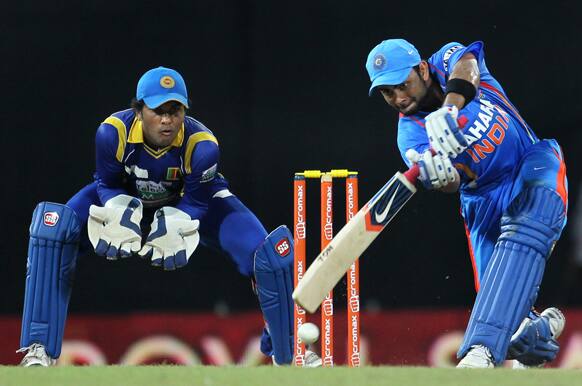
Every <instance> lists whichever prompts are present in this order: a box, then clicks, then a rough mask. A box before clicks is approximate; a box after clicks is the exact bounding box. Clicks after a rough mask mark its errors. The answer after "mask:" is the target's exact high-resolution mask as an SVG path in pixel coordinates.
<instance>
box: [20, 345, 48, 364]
mask: <svg viewBox="0 0 582 386" xmlns="http://www.w3.org/2000/svg"><path fill="white" fill-rule="evenodd" d="M26 351H28V352H27V353H26V355H25V356H24V358H22V361H21V362H20V366H22V367H30V366H43V367H49V366H54V365H55V364H56V363H57V360H56V359H53V358H51V357H50V356H49V355H48V354H47V353H46V350H45V349H44V346H43V345H42V344H39V343H33V344H32V345H30V346H28V347H23V348H21V349H19V350H17V351H16V352H26Z"/></svg>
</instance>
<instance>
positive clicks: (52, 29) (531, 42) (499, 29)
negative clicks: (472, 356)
mask: <svg viewBox="0 0 582 386" xmlns="http://www.w3.org/2000/svg"><path fill="white" fill-rule="evenodd" d="M51 3H52V4H50V5H49V4H46V3H44V2H43V3H41V2H38V3H30V4H29V3H24V2H9V3H5V4H3V11H2V16H1V17H2V19H1V22H0V28H1V31H0V32H1V35H2V37H1V38H0V53H1V55H2V59H1V60H0V68H1V77H0V79H1V81H2V83H3V87H2V91H3V95H2V103H1V107H0V111H1V113H2V118H3V125H2V135H1V136H0V138H1V142H0V144H1V145H2V149H3V151H2V166H3V174H4V182H3V187H2V189H1V191H2V203H3V206H4V210H3V216H2V217H3V218H2V221H1V225H0V227H1V235H2V236H1V237H2V238H1V240H0V259H1V260H0V285H1V292H0V293H1V294H2V295H1V296H0V313H4V314H19V313H20V312H21V303H22V298H23V293H24V274H25V264H26V248H27V240H28V235H27V232H28V229H27V228H28V225H29V222H30V216H31V213H32V210H33V209H34V207H35V205H36V203H37V202H39V201H44V200H48V201H55V202H61V203H63V202H66V201H67V199H68V198H69V197H70V196H72V195H73V194H74V193H75V192H76V191H77V190H78V189H80V188H81V187H82V186H84V185H85V184H87V183H89V182H90V181H91V175H92V172H93V167H94V159H93V158H94V150H93V138H94V132H95V129H96V128H97V126H98V125H99V123H100V122H101V121H102V120H103V119H104V118H106V117H107V116H108V115H109V114H111V113H112V112H114V111H118V110H121V109H124V108H126V107H127V106H128V103H129V101H130V99H131V98H132V97H133V95H134V93H135V86H136V83H137V80H138V79H139V77H140V75H141V74H142V73H143V72H145V71H146V70H148V69H150V68H152V67H156V66H159V65H164V66H168V67H172V68H175V69H177V70H178V71H180V72H181V73H182V74H183V76H184V78H185V79H186V83H187V85H188V89H189V93H190V98H191V100H192V105H191V110H190V112H189V114H190V115H192V116H194V117H196V118H197V119H199V120H201V121H202V122H204V123H205V124H206V125H207V126H208V127H209V128H210V129H211V130H213V131H214V133H215V135H216V136H217V137H218V139H219V141H220V145H221V149H222V163H221V171H222V172H223V174H225V175H226V177H227V178H228V179H229V180H230V182H231V190H232V191H233V192H235V193H236V194H237V195H238V196H239V197H240V198H241V200H242V201H243V202H245V203H246V204H247V206H248V207H249V208H251V209H252V210H253V211H254V212H255V213H256V214H257V216H258V217H259V218H260V219H261V220H262V221H263V223H264V224H265V227H266V228H267V229H269V230H271V229H273V228H275V227H276V226H277V225H279V224H281V223H286V224H288V225H292V221H293V217H292V176H293V172H295V171H300V170H304V169H326V170H328V169H331V168H350V169H355V170H358V171H359V172H360V186H361V188H360V191H361V194H360V195H361V199H360V201H361V203H362V204H363V203H364V202H365V201H366V200H367V199H368V198H369V197H371V196H372V195H373V194H374V193H375V192H376V191H377V190H378V189H379V188H380V187H381V186H382V185H383V183H384V182H385V181H386V180H387V179H388V178H389V177H390V176H391V175H393V174H394V172H395V171H396V170H398V169H403V168H404V164H403V162H402V160H401V159H400V157H399V155H398V152H397V148H396V122H397V116H396V114H395V113H394V112H393V111H391V110H390V109H389V107H388V106H387V105H386V104H385V103H384V102H383V101H382V100H381V98H380V97H378V96H375V97H372V98H369V97H368V95H367V90H368V87H369V80H368V78H367V73H366V71H365V68H364V62H365V59H366V56H367V54H368V52H369V50H370V49H371V48H372V47H374V46H375V45H376V44H377V43H379V42H380V41H381V40H384V39H386V38H391V37H403V38H406V39H408V40H409V41H411V42H413V44H415V45H416V47H417V48H418V49H419V51H420V52H421V55H422V56H423V58H427V57H428V56H430V55H431V54H432V53H433V52H434V51H436V50H437V49H439V48H440V47H441V45H443V44H445V43H447V42H449V41H452V40H456V41H459V42H462V43H465V44H467V43H470V42H472V41H474V40H483V41H485V50H486V58H487V63H488V66H489V69H490V70H491V71H492V73H493V75H494V76H495V77H496V78H497V79H498V80H499V81H500V82H501V84H502V85H503V86H504V88H505V89H506V91H507V93H508V95H509V97H510V98H511V100H512V101H513V102H514V104H515V105H516V106H517V107H518V108H519V109H520V111H521V113H522V115H523V116H524V117H525V118H526V120H527V121H528V122H529V124H530V125H531V126H532V127H533V128H534V130H535V131H536V133H537V134H538V135H539V136H540V137H554V138H557V139H558V140H559V142H560V143H561V145H562V146H563V148H564V152H565V154H566V161H567V165H568V175H569V180H570V197H571V198H572V199H571V203H570V204H571V206H570V209H571V211H570V214H572V213H574V212H573V210H575V209H576V204H577V203H576V202H575V200H574V198H575V197H577V196H578V191H579V188H578V185H579V184H580V173H581V170H580V166H579V165H580V160H581V156H580V153H579V149H578V146H579V144H580V143H581V141H580V139H581V136H582V134H581V131H580V128H579V125H578V121H579V119H578V117H579V116H580V111H581V110H580V107H581V106H580V99H579V94H580V92H579V90H580V85H581V80H582V79H581V75H580V65H579V63H580V56H581V55H580V53H579V49H580V38H579V37H580V32H579V31H580V30H579V15H580V11H581V7H582V6H580V5H579V4H577V3H575V2H566V1H553V2H552V3H551V6H549V5H545V4H544V5H542V4H538V3H537V2H528V3H527V6H526V5H525V4H526V3H525V2H524V3H523V4H520V2H517V3H512V4H506V3H509V2H497V1H487V2H483V3H481V4H480V3H476V2H471V3H470V4H468V2H464V3H458V4H455V3H454V2H447V3H435V2H431V3H426V4H424V3H422V2H389V1H366V2H338V1H294V2H271V1H250V0H242V1H234V0H233V1H192V2H187V1H183V2H177V1H164V2H157V1H156V2H154V1H118V2H115V3H113V2H104V1H83V2H75V3H73V2H71V3H68V2H51ZM317 190H318V184H316V183H313V185H312V189H311V191H317ZM337 193H338V195H337V196H336V197H337V198H336V200H337V201H341V200H342V199H343V198H342V197H341V194H343V190H342V189H338V191H337ZM308 198H309V201H308V210H311V213H313V212H318V210H319V204H318V202H317V201H316V199H317V193H315V195H310V196H309V197H308ZM338 211H339V208H338ZM337 215H338V217H339V216H340V214H339V212H338V214H337ZM309 220H310V221H311V224H312V226H311V228H312V229H315V228H317V222H316V221H317V220H316V219H315V218H313V216H311V217H310V218H309ZM571 233H572V232H571V231H570V230H569V228H566V231H565V233H564V235H563V237H562V240H561V241H560V242H559V243H558V246H557V247H556V250H555V252H554V255H553V257H552V259H551V260H550V262H551V263H550V264H549V266H548V269H547V273H546V276H545V279H544V283H543V286H542V291H541V294H540V298H539V303H540V304H550V303H551V304H553V305H580V304H581V302H582V300H581V298H580V295H579V294H580V293H581V292H580V290H581V285H580V282H581V280H580V279H581V275H580V270H579V268H577V266H576V265H575V264H573V261H572V257H571V256H572V255H573V248H574V247H573V237H572V236H571ZM310 239H311V240H314V241H313V242H311V250H312V253H311V254H313V253H314V252H315V248H316V246H315V244H316V243H317V242H316V241H315V240H317V239H318V236H317V235H316V234H310ZM361 288H362V299H363V304H364V308H368V309H372V308H378V307H381V308H404V307H445V306H446V307H451V306H452V307H469V306H470V305H471V304H472V302H473V296H474V290H473V278H472V268H471V264H470V260H469V257H468V250H467V246H466V239H465V232H464V228H463V224H462V221H461V218H460V215H459V204H458V197H457V195H443V194H439V193H431V192H426V191H421V192H420V194H418V195H417V196H415V197H414V198H413V200H412V201H411V202H410V203H409V205H408V206H407V207H406V208H405V209H404V210H403V211H402V212H401V214H400V215H399V216H398V217H397V219H395V221H394V222H393V223H391V224H390V225H389V227H388V229H387V230H386V231H385V232H384V233H383V234H382V235H381V236H380V237H379V239H378V240H377V241H376V242H375V244H373V246H372V247H371V248H370V249H369V250H368V251H367V253H366V255H365V257H364V258H363V259H362V260H361ZM255 307H256V300H255V298H254V295H253V294H252V292H251V289H250V284H249V280H248V279H246V278H244V277H242V276H240V275H239V274H238V273H237V272H236V269H235V268H234V266H233V265H232V264H231V263H230V262H229V261H228V259H226V258H225V257H223V256H220V255H217V254H215V253H211V252H209V251H207V250H204V249H203V248H200V249H199V250H197V251H196V254H195V256H193V257H192V258H191V260H190V263H189V265H188V266H187V267H185V268H184V269H182V270H179V271H176V272H163V271H159V270H157V269H154V268H152V267H150V266H149V265H148V264H147V263H146V262H144V261H141V260H139V259H137V258H134V259H128V260H124V261H118V262H108V261H105V259H103V258H98V257H96V256H93V255H90V256H85V257H83V258H80V259H79V263H78V270H77V279H76V284H75V288H74V291H73V296H72V300H71V307H70V310H71V312H123V311H135V310H184V311H192V310H213V309H214V310H216V311H219V312H227V311H229V310H245V309H254V308H255Z"/></svg>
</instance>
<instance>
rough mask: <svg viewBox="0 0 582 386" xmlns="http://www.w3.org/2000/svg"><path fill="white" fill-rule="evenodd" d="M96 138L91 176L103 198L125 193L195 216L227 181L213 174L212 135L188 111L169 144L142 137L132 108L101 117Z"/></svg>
mask: <svg viewBox="0 0 582 386" xmlns="http://www.w3.org/2000/svg"><path fill="white" fill-rule="evenodd" d="M95 143H96V159H97V162H96V164H97V166H96V172H95V175H94V178H95V181H96V182H97V193H98V195H99V199H100V200H101V202H102V203H105V202H107V200H109V199H110V198H112V197H114V196H116V195H118V194H129V195H131V196H134V197H137V198H139V199H140V200H141V201H142V203H143V205H144V207H145V208H159V207H162V206H165V205H170V206H175V207H177V208H178V209H181V210H183V211H185V212H186V213H188V214H189V215H190V216H191V217H192V218H194V219H199V218H201V217H202V216H203V215H204V214H205V212H206V210H207V207H208V201H209V200H210V199H211V198H212V196H213V195H214V194H215V193H216V192H218V191H220V190H223V189H226V188H227V185H228V184H227V182H226V180H224V178H223V177H222V176H221V175H220V174H218V173H217V170H218V159H219V149H218V141H217V139H216V137H215V136H214V135H213V134H212V132H211V131H210V130H208V129H207V128H206V127H205V126H204V125H203V124H202V123H200V122H198V121H197V120H195V119H194V118H192V117H189V116H186V117H185V120H184V124H183V125H182V127H181V128H180V130H179V132H178V135H177V136H176V138H175V139H174V141H173V142H172V144H171V145H170V146H167V147H165V148H162V149H154V148H152V147H150V146H148V145H147V144H146V143H145V142H144V136H143V131H142V122H141V121H140V120H138V119H137V118H136V114H135V112H134V111H133V109H128V110H124V111H120V112H117V113H114V114H112V115H111V116H110V117H108V118H107V119H105V121H104V122H103V123H102V124H101V125H100V126H99V128H98V130H97V135H96V141H95Z"/></svg>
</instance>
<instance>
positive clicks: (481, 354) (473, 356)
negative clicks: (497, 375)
mask: <svg viewBox="0 0 582 386" xmlns="http://www.w3.org/2000/svg"><path fill="white" fill-rule="evenodd" d="M493 367H495V363H494V362H493V357H492V356H491V351H489V349H488V348H487V347H485V346H482V345H476V346H471V349H470V350H469V352H468V353H467V355H465V357H464V358H463V359H461V361H460V362H459V364H458V365H457V368H458V369H490V368H493Z"/></svg>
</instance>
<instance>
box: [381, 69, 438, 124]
mask: <svg viewBox="0 0 582 386" xmlns="http://www.w3.org/2000/svg"><path fill="white" fill-rule="evenodd" d="M423 64H424V63H421V66H420V69H419V71H420V74H419V72H417V71H416V70H414V69H413V70H411V71H410V74H409V75H408V78H406V80H405V81H404V82H402V83H400V84H398V85H396V86H379V87H378V89H379V90H380V92H381V93H382V96H383V97H384V100H385V101H386V103H388V104H389V105H390V106H392V107H393V108H395V109H396V110H398V111H399V112H401V113H402V114H404V115H412V114H415V113H416V112H418V110H419V106H420V104H421V102H422V100H423V99H424V97H425V96H426V94H427V92H428V85H427V84H426V81H425V80H424V79H423V75H424V74H423V72H424V70H427V71H428V69H425V68H424V66H423Z"/></svg>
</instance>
